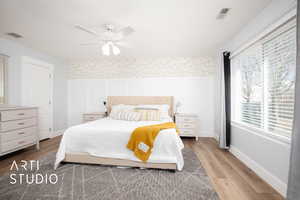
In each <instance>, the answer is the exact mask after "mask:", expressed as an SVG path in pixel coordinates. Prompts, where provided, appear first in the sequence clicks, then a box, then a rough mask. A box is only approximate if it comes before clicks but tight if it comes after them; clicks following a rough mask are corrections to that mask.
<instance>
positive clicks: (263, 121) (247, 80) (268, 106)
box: [231, 19, 296, 137]
mask: <svg viewBox="0 0 300 200" xmlns="http://www.w3.org/2000/svg"><path fill="white" fill-rule="evenodd" d="M231 62H232V68H233V70H232V71H233V74H232V78H233V84H235V86H233V89H234V90H235V91H234V92H233V96H232V98H233V99H235V100H234V101H233V102H234V104H235V105H232V106H233V108H234V109H235V111H234V113H236V114H235V115H234V120H235V121H237V122H240V123H244V124H248V125H250V126H254V127H256V128H260V129H263V130H265V131H267V132H269V133H273V134H277V135H282V136H287V137H289V136H290V134H291V131H292V126H293V116H294V96H295V94H294V86H295V71H296V20H295V19H292V20H290V21H289V22H287V23H285V24H283V25H282V26H281V27H279V28H277V29H276V30H274V31H273V32H272V33H270V34H268V35H267V36H265V37H264V38H262V39H261V40H259V41H257V42H256V43H255V44H253V45H252V46H251V47H248V48H247V49H245V50H244V51H242V52H241V53H240V54H238V55H236V56H235V57H233V58H232V60H231Z"/></svg>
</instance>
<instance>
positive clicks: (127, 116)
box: [114, 110, 141, 121]
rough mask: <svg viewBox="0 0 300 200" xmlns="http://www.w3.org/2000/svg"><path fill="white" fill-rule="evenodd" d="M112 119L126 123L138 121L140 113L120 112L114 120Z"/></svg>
mask: <svg viewBox="0 0 300 200" xmlns="http://www.w3.org/2000/svg"><path fill="white" fill-rule="evenodd" d="M114 119H118V120H126V121H139V120H140V119H141V113H139V112H135V111H130V110H121V111H119V112H118V114H117V116H116V118H114Z"/></svg>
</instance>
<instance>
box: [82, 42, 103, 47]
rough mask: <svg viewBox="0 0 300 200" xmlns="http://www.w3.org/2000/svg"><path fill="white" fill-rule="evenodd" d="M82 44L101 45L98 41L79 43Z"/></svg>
mask: <svg viewBox="0 0 300 200" xmlns="http://www.w3.org/2000/svg"><path fill="white" fill-rule="evenodd" d="M80 45H82V46H92V45H99V46H100V45H101V44H100V43H99V42H88V43H81V44H80Z"/></svg>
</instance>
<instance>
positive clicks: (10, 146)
mask: <svg viewBox="0 0 300 200" xmlns="http://www.w3.org/2000/svg"><path fill="white" fill-rule="evenodd" d="M36 142H37V140H36V136H35V135H31V136H27V137H22V138H19V139H16V140H12V141H9V142H6V143H2V142H1V152H2V153H3V152H6V151H11V150H14V149H16V148H18V147H21V146H25V145H28V144H33V143H36Z"/></svg>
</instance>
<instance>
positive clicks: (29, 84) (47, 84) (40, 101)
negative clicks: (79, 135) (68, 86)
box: [22, 61, 53, 140]
mask: <svg viewBox="0 0 300 200" xmlns="http://www.w3.org/2000/svg"><path fill="white" fill-rule="evenodd" d="M22 105H23V106H36V107H38V110H39V112H38V127H39V136H40V140H42V139H45V138H49V137H50V136H51V132H52V130H53V127H52V122H53V120H52V68H51V66H50V65H49V64H46V63H41V62H35V61H24V62H23V66H22Z"/></svg>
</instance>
